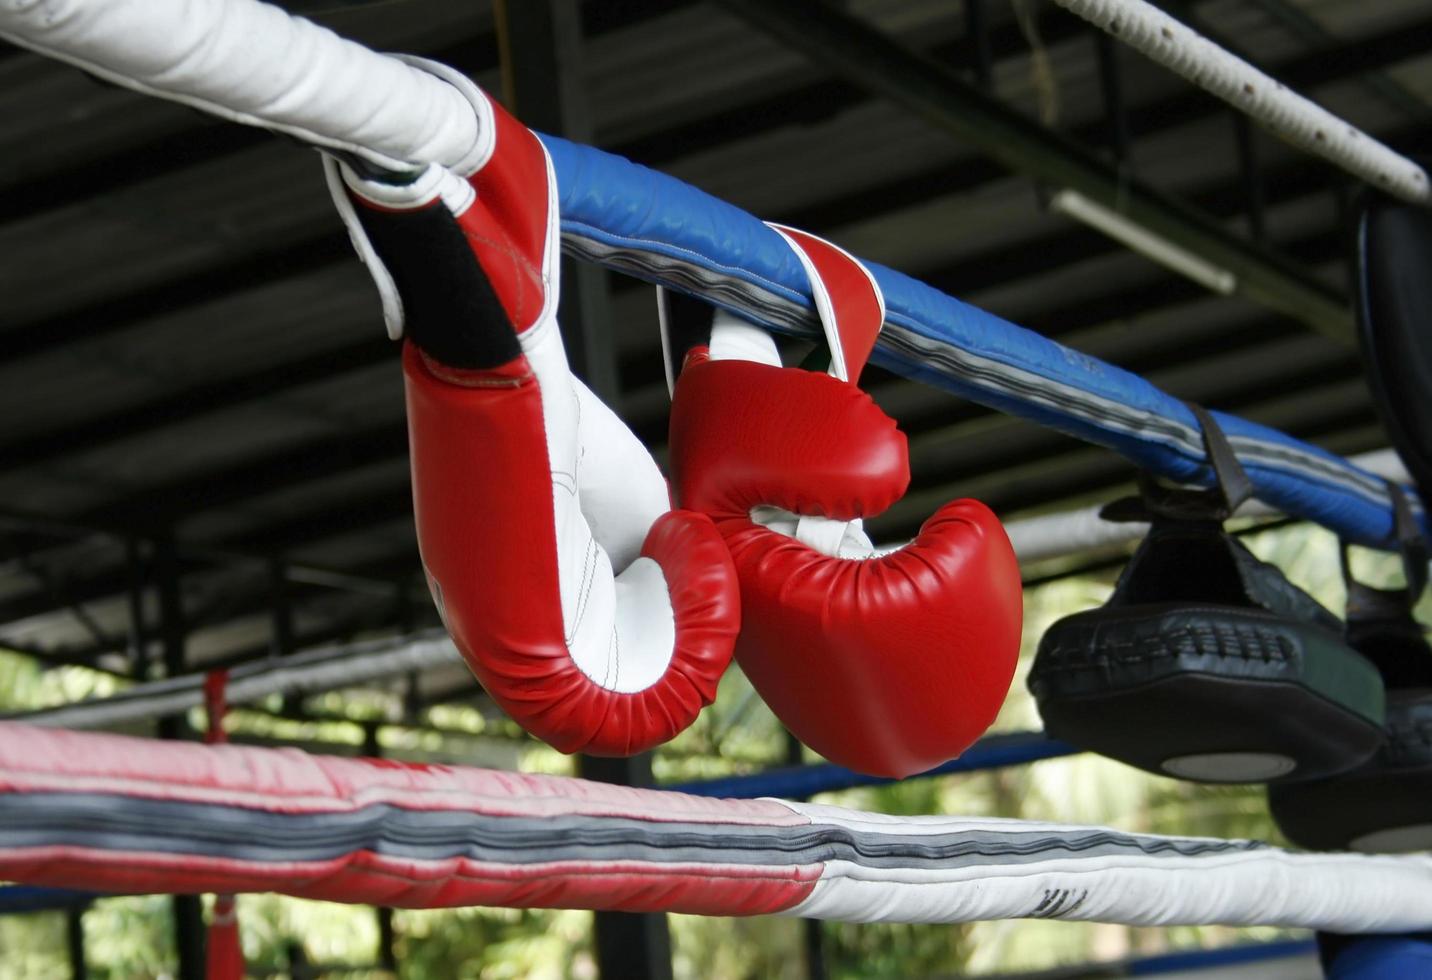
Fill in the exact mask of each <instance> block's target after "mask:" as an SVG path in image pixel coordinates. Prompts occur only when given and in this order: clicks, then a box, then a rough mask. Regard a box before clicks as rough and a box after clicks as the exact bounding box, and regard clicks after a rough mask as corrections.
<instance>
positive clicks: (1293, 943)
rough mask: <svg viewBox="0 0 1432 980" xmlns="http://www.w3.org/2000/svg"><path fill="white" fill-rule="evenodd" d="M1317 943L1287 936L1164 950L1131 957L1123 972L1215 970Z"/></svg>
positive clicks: (1303, 952) (1305, 951)
mask: <svg viewBox="0 0 1432 980" xmlns="http://www.w3.org/2000/svg"><path fill="white" fill-rule="evenodd" d="M1317 950H1318V944H1317V943H1316V942H1314V941H1313V940H1311V939H1286V940H1279V941H1275V942H1268V943H1243V944H1240V945H1237V946H1224V947H1222V948H1221V949H1192V950H1189V951H1187V952H1183V953H1165V954H1163V955H1161V956H1148V957H1144V958H1142V959H1137V960H1132V961H1130V963H1129V964H1128V966H1127V967H1126V968H1125V971H1124V974H1123V975H1124V976H1130V977H1153V976H1158V975H1160V974H1164V973H1178V972H1180V971H1182V970H1217V969H1221V968H1223V967H1227V966H1237V965H1240V964H1243V963H1258V962H1261V961H1263V960H1281V959H1286V958H1289V957H1293V956H1309V955H1311V954H1313V953H1316V952H1317Z"/></svg>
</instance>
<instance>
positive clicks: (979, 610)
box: [717, 500, 1023, 777]
mask: <svg viewBox="0 0 1432 980" xmlns="http://www.w3.org/2000/svg"><path fill="white" fill-rule="evenodd" d="M717 526H718V527H719V528H720V529H721V532H722V534H723V535H725V537H726V542H727V544H728V545H729V546H730V548H731V555H732V557H733V558H734V559H735V562H736V572H737V574H738V575H739V576H740V579H741V602H742V608H743V610H744V618H743V621H742V628H741V637H740V640H739V641H738V642H737V645H736V657H737V659H738V661H739V662H740V664H741V668H742V669H743V670H744V671H745V672H746V675H747V676H748V677H750V679H751V683H752V684H753V685H755V687H756V690H758V691H759V692H760V694H761V697H763V698H764V699H765V701H766V703H767V704H769V705H770V706H771V710H773V711H774V712H775V713H776V716H777V717H779V718H780V719H781V721H782V722H783V723H784V724H785V726H786V727H787V728H789V729H790V730H791V732H792V733H793V734H794V735H795V736H796V737H797V738H799V739H800V740H801V741H802V742H804V743H805V744H806V745H809V746H810V747H811V748H812V749H815V750H816V751H817V752H819V753H820V754H821V755H823V756H825V757H826V758H827V759H830V760H831V761H832V762H836V763H839V764H840V765H843V766H846V767H848V768H851V769H854V770H856V771H857V772H864V773H870V774H872V775H876V776H897V777H898V776H908V775H911V774H912V773H917V772H922V771H924V770H926V769H929V768H930V767H932V766H936V765H939V764H940V763H942V762H944V761H946V760H947V759H952V758H954V757H955V756H957V755H959V754H960V753H961V752H963V751H964V750H965V749H967V748H969V746H970V745H971V744H972V743H973V742H974V741H975V739H977V738H979V737H980V735H981V734H983V732H984V731H985V729H987V728H988V727H989V726H990V725H991V724H992V723H993V722H994V719H995V716H996V715H997V714H998V713H999V709H1000V705H1002V704H1003V703H1004V698H1005V695H1006V694H1007V693H1008V691H1009V685H1010V681H1011V679H1012V678H1013V676H1014V668H1015V663H1016V661H1017V660H1018V656H1019V639H1020V624H1021V620H1022V616H1023V610H1022V605H1021V589H1020V579H1019V567H1018V565H1017V563H1016V562H1015V557H1014V551H1013V549H1012V548H1011V547H1010V545H1009V539H1008V537H1007V536H1006V535H1005V533H1004V528H1003V527H1001V526H1000V523H999V521H998V519H997V518H995V516H994V514H992V513H991V512H990V510H989V508H987V507H985V506H984V505H983V504H981V503H979V502H978V501H975V500H957V501H954V502H953V503H949V504H946V505H945V506H943V507H941V508H940V509H939V510H938V511H936V512H935V514H934V516H933V517H931V518H930V519H929V520H928V521H926V522H925V524H924V526H923V527H922V528H921V529H920V534H919V536H918V537H916V539H915V541H914V542H913V543H911V544H910V545H908V546H906V547H905V548H902V549H901V550H900V551H898V552H895V553H894V554H891V555H886V556H885V557H882V558H872V559H867V560H863V561H858V560H850V559H842V558H831V557H829V556H828V555H823V554H821V553H820V552H818V551H816V550H814V549H813V548H810V547H807V546H806V545H804V544H802V543H801V542H799V541H796V540H794V539H793V538H788V537H786V536H785V535H783V534H779V533H777V532H775V531H771V530H768V529H766V528H764V527H761V526H760V525H758V524H754V523H752V522H751V521H750V520H749V519H747V518H744V517H740V516H732V517H729V518H725V519H722V520H719V521H718V522H717Z"/></svg>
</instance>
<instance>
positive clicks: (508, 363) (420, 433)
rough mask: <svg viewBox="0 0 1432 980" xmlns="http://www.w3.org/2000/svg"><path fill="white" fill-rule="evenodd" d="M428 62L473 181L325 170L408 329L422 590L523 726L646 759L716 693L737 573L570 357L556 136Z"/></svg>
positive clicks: (396, 327) (395, 316)
mask: <svg viewBox="0 0 1432 980" xmlns="http://www.w3.org/2000/svg"><path fill="white" fill-rule="evenodd" d="M428 67H430V70H434V71H435V73H438V74H440V75H441V76H443V77H446V78H447V79H448V80H449V81H450V82H452V84H454V85H456V86H458V87H459V88H460V89H461V90H462V91H463V92H464V93H465V94H466V95H467V96H468V98H469V101H471V102H472V103H473V106H474V109H475V111H476V112H477V115H478V120H479V125H480V128H481V130H482V132H484V133H487V134H490V139H489V141H488V144H487V146H486V147H485V150H484V152H483V153H480V154H478V155H477V156H476V157H475V159H474V160H473V161H471V166H470V167H469V168H468V169H469V170H470V172H469V173H465V174H461V175H459V174H456V173H453V172H451V171H448V170H445V169H443V168H441V167H438V166H430V167H428V168H427V169H426V170H424V171H423V172H422V173H420V174H417V175H414V176H413V179H411V180H409V181H407V182H399V181H398V180H396V179H395V177H394V176H393V175H384V176H383V178H382V179H370V178H367V177H364V176H362V175H360V174H357V173H355V172H354V171H353V170H351V169H349V167H347V166H346V165H339V164H335V163H333V162H332V161H330V162H329V165H328V172H329V183H330V188H331V189H332V190H333V191H334V196H335V200H336V201H337V203H338V207H339V211H340V213H341V214H343V216H344V218H345V221H346V223H347V224H348V225H349V229H350V232H352V233H353V236H354V239H355V244H356V245H357V247H358V249H359V253H360V255H362V256H363V258H364V261H365V263H367V264H368V265H369V267H370V269H371V270H372V272H373V275H374V279H375V280H376V281H377V282H378V284H379V289H380V292H381V293H382V294H383V298H384V312H385V318H386V319H387V321H388V326H389V330H390V332H392V333H394V334H396V335H405V336H406V339H405V341H404V344H403V372H404V377H405V381H406V388H407V409H408V431H409V441H410V450H411V460H412V477H413V507H414V516H415V518H416V522H417V532H418V545H419V549H420V551H421V553H422V558H423V564H424V567H425V569H426V572H427V576H428V583H429V586H430V588H431V591H432V593H433V597H434V600H435V601H436V603H437V606H438V609H439V611H440V612H441V613H442V616H443V621H444V623H445V624H446V625H447V628H448V631H449V632H450V633H451V634H452V637H453V640H454V641H455V642H456V644H457V647H458V649H459V650H460V651H461V652H462V654H463V656H464V657H465V658H466V660H467V662H468V664H469V666H470V667H471V668H472V670H473V673H474V674H476V676H477V678H478V680H479V681H480V682H481V683H482V685H483V687H485V688H486V689H487V691H488V693H489V694H491V696H492V697H493V699H494V700H495V701H496V702H497V703H498V704H499V705H500V706H501V707H502V708H503V709H504V710H505V711H507V713H508V714H510V715H511V716H512V717H513V718H514V719H515V720H517V721H518V722H519V723H520V724H521V725H522V726H523V727H524V728H526V729H527V730H528V731H530V732H531V733H532V734H534V735H536V736H537V737H539V738H541V739H543V740H544V741H546V742H548V743H549V744H551V745H553V746H554V747H556V748H558V749H560V750H562V751H564V752H577V751H582V752H589V753H594V754H603V755H625V754H630V753H634V752H639V751H642V750H645V749H648V748H651V747H652V746H655V745H658V744H660V743H662V742H664V741H666V740H668V739H670V738H671V737H672V736H674V735H675V734H677V733H678V732H680V731H681V730H682V729H684V728H685V727H686V726H688V725H689V724H691V722H692V721H693V720H694V719H695V718H696V716H697V714H698V713H699V712H700V710H701V709H702V708H703V707H704V706H705V705H707V704H710V703H711V701H712V700H713V699H714V697H715V693H716V685H717V682H718V681H719V680H720V678H721V675H722V674H723V673H724V671H725V669H726V667H727V665H728V664H729V662H730V659H731V655H732V648H733V644H734V642H735V636H736V632H737V629H738V628H739V625H740V620H739V609H740V603H739V588H738V585H737V583H736V578H735V571H734V569H733V567H732V565H731V560H730V556H729V553H728V552H727V549H726V546H725V544H724V542H723V541H722V539H721V537H720V535H719V534H718V533H717V532H716V529H715V527H714V526H713V525H712V523H711V520H710V519H709V518H708V517H706V516H705V515H702V514H698V513H694V512H691V511H684V510H671V509H670V502H669V498H668V492H667V487H666V482H665V480H664V479H663V478H662V476H661V473H660V471H659V470H658V469H657V467H656V464H655V462H654V461H653V460H652V458H651V456H650V454H649V453H647V451H646V450H645V448H644V447H643V446H642V445H641V443H640V442H639V441H638V440H637V439H636V437H635V436H634V435H633V434H632V433H631V431H630V430H629V429H627V427H626V426H625V425H623V424H622V423H621V421H620V420H619V419H618V418H617V417H616V416H615V414H613V413H612V412H611V410H610V409H608V408H607V406H606V405H604V404H602V402H601V401H600V400H599V399H597V398H596V397H595V396H594V395H593V394H592V393H591V392H590V391H589V390H587V388H586V387H585V386H584V385H582V384H581V383H580V382H579V381H578V380H577V379H576V378H575V377H573V376H572V374H571V371H570V370H569V368H568V364H567V359H566V355H565V352H564V350H563V346H562V337H561V334H560V333H559V331H558V327H557V321H556V309H557V295H558V288H559V284H558V269H559V262H558V258H559V257H558V246H559V242H558V213H557V196H556V183H555V177H554V174H553V172H552V167H551V161H550V160H549V158H548V156H547V152H546V150H545V148H544V147H543V146H542V144H541V142H540V141H539V140H538V139H537V138H536V136H535V135H533V134H532V133H531V131H529V130H528V129H527V128H526V127H524V126H522V125H521V124H520V123H518V122H517V121H516V120H515V119H513V118H512V117H511V116H509V115H508V114H507V113H506V112H504V111H503V110H502V109H501V108H500V107H498V106H497V105H495V104H494V103H493V102H491V101H490V100H489V99H488V98H487V96H486V95H485V94H484V93H482V92H481V91H480V90H478V89H477V88H476V87H475V86H473V85H472V84H471V83H470V82H468V81H467V80H466V79H465V78H463V77H462V76H460V75H456V74H454V73H450V72H445V71H444V70H443V69H442V68H441V66H436V67H432V66H428ZM592 516H594V517H595V518H596V519H589V517H592Z"/></svg>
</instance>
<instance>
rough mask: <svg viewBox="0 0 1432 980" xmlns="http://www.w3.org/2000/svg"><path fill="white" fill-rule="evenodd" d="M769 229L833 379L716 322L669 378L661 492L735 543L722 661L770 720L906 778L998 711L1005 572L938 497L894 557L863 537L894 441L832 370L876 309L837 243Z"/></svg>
mask: <svg viewBox="0 0 1432 980" xmlns="http://www.w3.org/2000/svg"><path fill="white" fill-rule="evenodd" d="M778 230H780V231H781V232H782V234H783V235H785V237H786V238H787V240H788V241H789V242H790V243H791V245H792V247H793V248H795V249H796V252H797V255H799V256H800V258H801V261H802V264H803V265H804V266H805V267H806V270H807V272H808V273H809V275H810V279H811V283H812V289H813V292H814V294H815V298H816V305H817V310H818V312H819V313H820V316H821V321H822V324H823V326H824V327H825V332H826V337H827V341H828V342H829V344H830V346H831V350H832V374H835V375H836V377H831V376H829V375H825V374H817V373H814V372H810V371H803V370H799V369H795V368H782V367H780V366H779V358H778V356H777V355H776V353H775V346H774V343H773V342H771V341H770V338H769V337H768V336H766V335H765V334H764V333H763V332H761V331H758V330H757V329H756V328H754V327H750V326H747V325H744V324H740V323H739V322H737V321H735V320H734V318H731V317H729V316H727V315H725V314H718V319H717V322H716V325H715V327H714V329H713V331H712V337H711V348H710V351H709V352H708V351H706V350H703V349H699V348H698V349H697V350H695V351H693V352H692V354H691V355H690V356H688V357H687V358H686V363H685V365H684V367H683V369H682V371H681V374H680V376H679V378H678V379H677V381H676V384H675V392H674V396H673V404H672V413H671V460H672V472H673V478H674V483H675V486H676V489H677V495H678V499H679V501H680V503H681V505H682V506H685V507H691V508H693V509H696V510H700V511H704V512H705V513H708V514H710V515H711V516H712V517H713V518H714V519H715V521H716V526H717V528H718V529H719V530H720V531H721V534H722V536H723V537H724V538H725V539H726V544H727V545H728V546H729V547H730V549H731V557H732V559H733V560H734V561H735V564H736V572H737V575H738V576H739V578H740V580H741V608H742V624H741V635H740V638H739V639H738V640H737V644H736V656H737V658H738V660H739V661H740V664H741V666H742V668H743V669H744V670H745V671H746V674H747V675H748V676H749V677H750V679H751V682H752V684H754V685H755V687H756V690H757V691H759V692H760V694H761V696H762V697H763V698H765V700H766V702H767V703H768V704H769V705H770V706H771V708H772V710H774V711H775V713H776V715H777V717H779V718H780V719H781V721H782V722H783V723H785V725H786V726H787V727H788V728H789V729H790V730H791V732H793V733H794V734H795V735H796V736H797V737H798V738H799V739H800V740H801V741H802V742H804V743H805V744H807V745H809V746H810V747H811V748H813V749H815V750H816V751H817V752H820V753H821V754H822V755H824V756H825V757H826V758H828V759H830V760H831V761H833V762H837V763H839V764H841V765H844V766H848V767H849V768H852V769H855V770H858V771H860V772H865V773H870V774H873V775H880V776H897V777H898V776H907V775H910V774H912V773H916V772H921V771H923V770H925V769H928V768H930V767H932V766H935V765H938V764H939V763H941V762H944V761H946V760H947V759H950V758H952V757H954V756H956V755H958V754H959V753H961V752H962V751H964V750H965V749H966V748H968V747H969V745H970V744H971V743H972V742H974V740H975V739H977V738H978V737H979V736H980V734H981V733H983V732H984V730H985V729H986V728H988V727H989V725H990V724H991V723H992V722H993V721H994V719H995V716H996V714H997V713H998V712H999V708H1000V705H1001V704H1002V703H1003V702H1004V698H1005V694H1006V693H1007V692H1008V689H1009V684H1010V680H1011V678H1012V677H1013V674H1014V667H1015V663H1016V660H1017V658H1018V654H1019V642H1020V624H1021V618H1022V608H1021V586H1020V576H1019V568H1018V565H1017V563H1016V560H1015V556H1014V551H1013V549H1012V548H1011V546H1010V543H1009V539H1008V537H1007V536H1006V535H1005V533H1004V529H1003V527H1001V525H1000V523H999V521H998V520H997V519H996V518H995V516H994V515H993V514H992V513H991V512H990V510H989V509H988V508H987V507H985V506H984V505H983V504H981V503H979V502H977V501H974V500H959V501H955V502H953V503H950V504H946V505H945V506H944V507H942V508H940V509H939V510H938V511H937V512H936V513H935V515H934V516H933V517H931V518H930V519H929V520H928V521H926V522H925V524H924V526H923V527H922V528H921V529H920V533H919V536H918V537H916V539H915V540H914V541H913V542H911V543H910V544H908V545H906V546H905V547H903V548H901V549H899V550H897V551H893V552H890V553H887V554H877V553H875V551H874V549H872V548H870V546H869V542H868V540H867V539H865V538H864V534H863V531H862V530H861V529H860V526H859V522H860V519H862V518H865V517H870V516H874V515H875V514H878V513H880V512H881V511H883V510H885V509H886V508H887V507H888V506H890V504H892V503H893V502H894V501H896V500H898V499H899V498H900V497H901V496H902V495H903V494H904V492H905V489H906V486H907V484H908V483H909V464H908V458H907V451H906V445H905V438H904V436H903V435H901V434H900V433H899V432H898V431H897V430H896V428H895V424H894V422H893V421H892V420H891V419H890V418H889V417H888V416H886V415H885V413H884V412H882V411H881V410H880V409H879V407H877V406H876V405H875V403H874V402H873V401H872V400H871V399H870V397H869V396H868V395H866V394H865V393H864V392H862V391H860V389H858V388H857V387H856V386H855V385H854V384H853V383H851V382H850V381H848V380H846V379H847V378H854V377H857V376H858V375H859V373H860V370H861V368H862V367H863V366H864V363H865V360H866V358H867V357H868V356H869V352H870V350H871V349H872V348H873V346H874V342H875V335H876V333H877V332H878V330H879V328H880V325H881V324H882V323H883V321H884V308H883V301H882V299H881V297H880V294H879V290H878V287H877V286H876V285H875V283H874V280H873V279H872V278H871V277H870V276H869V274H868V272H866V270H865V269H864V268H863V267H862V266H860V265H859V263H857V262H856V261H855V260H854V259H853V258H851V257H850V256H848V255H846V253H844V252H842V251H840V250H839V249H837V248H835V246H833V245H830V244H829V243H827V242H824V241H821V240H820V239H818V238H814V237H813V236H809V235H805V234H804V233H801V232H796V231H794V230H792V229H778ZM733 358H734V359H733ZM758 361H764V362H765V363H759V362H758Z"/></svg>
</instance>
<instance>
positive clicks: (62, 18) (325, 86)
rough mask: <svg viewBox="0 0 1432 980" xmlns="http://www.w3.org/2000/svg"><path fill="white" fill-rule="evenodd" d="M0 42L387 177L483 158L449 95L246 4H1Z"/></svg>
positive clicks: (470, 121) (471, 120)
mask: <svg viewBox="0 0 1432 980" xmlns="http://www.w3.org/2000/svg"><path fill="white" fill-rule="evenodd" d="M0 37H3V38H5V39H6V40H9V41H12V42H14V43H15V44H18V45H20V46H21V47H26V48H30V49H32V50H34V51H38V52H40V53H41V54H45V55H49V56H50V57H52V58H58V59H59V60H61V61H66V62H69V63H70V64H72V65H76V66H78V67H80V68H83V69H84V70H86V71H88V72H91V73H93V74H95V75H98V76H100V77H102V78H105V79H107V80H109V81H111V82H114V83H115V84H117V85H122V86H124V87H125V88H130V89H134V90H135V91H137V92H142V93H144V94H146V95H152V96H156V97H158V98H161V99H167V100H169V101H171V102H179V103H182V104H184V105H188V106H191V107H193V108H195V109H200V110H202V111H204V112H207V113H210V114H212V115H215V116H218V117H219V118H221V119H228V120H231V121H233V122H239V123H245V124H247V125H251V126H261V127H263V128H265V129H270V130H274V131H276V132H281V133H286V134H288V135H290V136H294V137H297V138H298V139H300V140H302V141H304V142H306V143H310V144H313V145H315V146H322V147H325V148H328V149H332V150H339V151H343V152H346V153H350V154H353V155H355V156H360V157H362V158H364V159H366V160H368V161H370V162H372V163H374V164H377V165H378V166H380V167H383V168H386V169H397V170H402V169H407V168H409V167H411V166H412V165H413V164H414V163H428V162H436V163H442V164H445V165H446V166H448V167H451V168H453V169H455V170H458V171H460V172H467V170H468V169H469V168H470V166H471V164H472V162H473V161H474V160H475V159H476V158H478V157H480V156H481V154H482V153H483V152H484V149H485V147H484V142H483V141H484V138H485V136H486V134H483V133H479V132H478V126H477V119H476V117H475V116H474V114H473V111H472V107H471V105H470V104H469V103H468V101H467V99H466V98H465V97H464V96H463V94H462V93H461V92H459V91H458V90H457V89H456V88H454V87H453V86H452V85H450V84H448V83H447V82H444V81H442V80H440V79H438V78H434V77H433V76H432V75H431V74H429V73H427V72H424V71H421V70H419V69H417V68H414V67H412V66H410V65H407V64H404V63H403V62H402V61H400V60H398V59H396V58H392V57H388V56H385V55H381V54H377V53H375V52H373V51H370V50H368V49H367V48H365V47H363V46H362V45H361V44H357V43H355V42H353V41H348V40H345V39H343V38H341V37H339V36H338V35H336V34H334V33H333V32H332V31H330V30H328V29H327V28H324V27H320V26H318V25H317V24H314V23H312V22H310V21H307V20H304V19H303V18H301V17H294V16H292V15H290V14H289V13H287V12H286V11H284V10H281V9H279V8H278V7H274V6H271V5H269V4H266V3H259V2H257V0H0Z"/></svg>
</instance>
